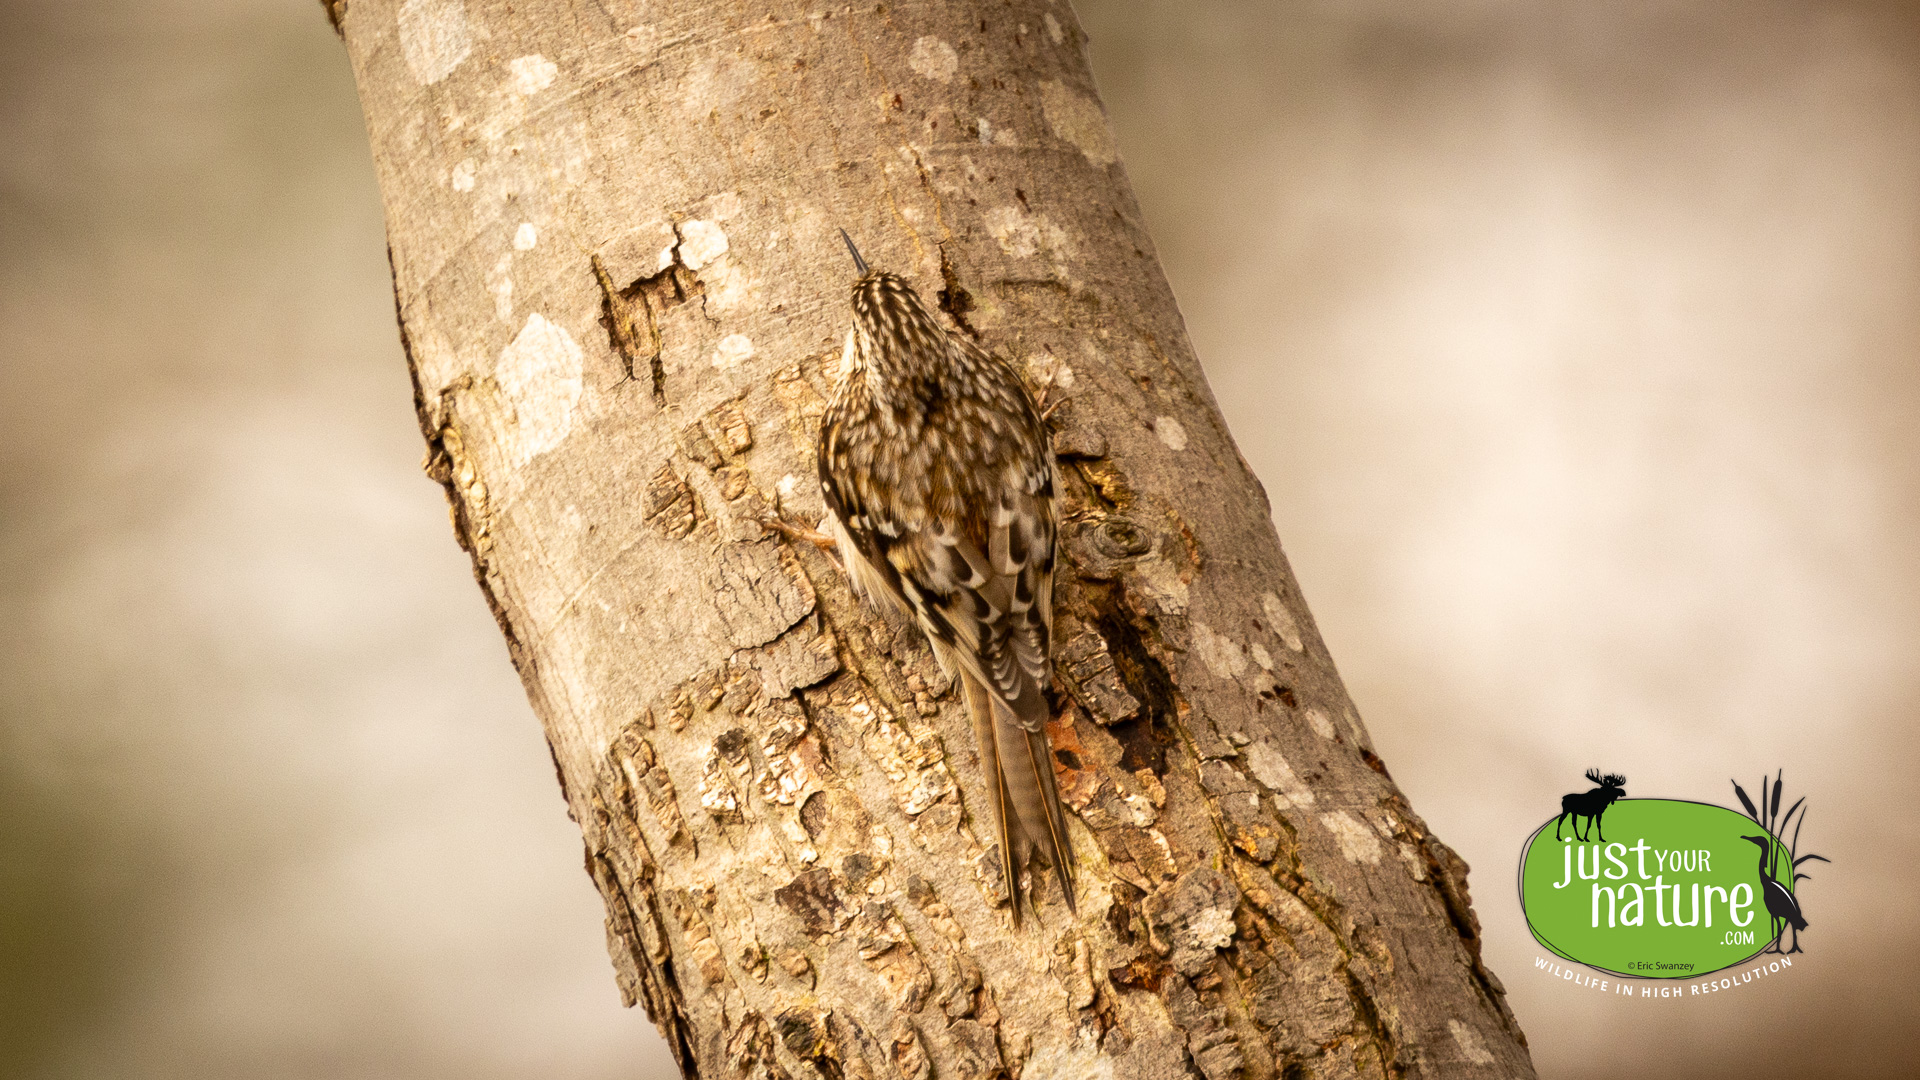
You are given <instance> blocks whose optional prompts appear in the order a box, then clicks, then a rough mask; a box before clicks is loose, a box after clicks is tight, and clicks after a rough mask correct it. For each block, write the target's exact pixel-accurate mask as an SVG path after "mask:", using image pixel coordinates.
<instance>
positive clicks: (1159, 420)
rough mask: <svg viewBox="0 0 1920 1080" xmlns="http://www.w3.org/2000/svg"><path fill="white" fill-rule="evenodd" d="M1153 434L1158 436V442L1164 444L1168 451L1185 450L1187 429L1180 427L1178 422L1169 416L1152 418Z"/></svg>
mask: <svg viewBox="0 0 1920 1080" xmlns="http://www.w3.org/2000/svg"><path fill="white" fill-rule="evenodd" d="M1153 433H1154V434H1155V435H1158V436H1160V441H1161V442H1163V443H1166V444H1167V449H1169V450H1173V451H1180V450H1185V449H1186V448H1187V429H1186V428H1184V427H1181V426H1180V421H1178V420H1175V419H1174V418H1173V417H1171V416H1156V417H1154V418H1153Z"/></svg>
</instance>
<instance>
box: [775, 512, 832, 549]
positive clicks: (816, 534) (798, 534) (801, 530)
mask: <svg viewBox="0 0 1920 1080" xmlns="http://www.w3.org/2000/svg"><path fill="white" fill-rule="evenodd" d="M760 524H761V525H763V526H765V527H766V528H769V529H772V530H773V531H774V532H777V533H779V534H780V535H782V536H784V537H786V538H787V539H789V540H805V541H806V542H807V543H809V544H812V545H813V546H814V547H817V548H819V549H820V550H821V551H832V550H833V549H834V547H836V546H837V543H838V542H837V541H835V540H834V538H833V537H832V536H829V535H828V534H826V533H823V532H821V531H820V530H818V529H812V528H808V527H807V526H805V525H801V524H798V523H795V522H792V521H788V520H787V517H786V514H785V513H783V512H782V511H780V510H777V509H776V510H772V511H769V512H767V513H765V514H762V515H761V516H760Z"/></svg>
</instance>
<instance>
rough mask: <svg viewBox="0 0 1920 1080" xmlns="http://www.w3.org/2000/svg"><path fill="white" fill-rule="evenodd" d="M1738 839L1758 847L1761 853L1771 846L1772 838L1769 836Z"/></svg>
mask: <svg viewBox="0 0 1920 1080" xmlns="http://www.w3.org/2000/svg"><path fill="white" fill-rule="evenodd" d="M1740 839H1742V840H1746V841H1750V842H1752V843H1755V844H1758V845H1760V850H1762V851H1765V850H1766V849H1768V848H1770V847H1772V846H1773V837H1771V836H1743V837H1741V838H1740Z"/></svg>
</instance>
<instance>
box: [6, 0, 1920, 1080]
mask: <svg viewBox="0 0 1920 1080" xmlns="http://www.w3.org/2000/svg"><path fill="white" fill-rule="evenodd" d="M1077 6H1078V8H1079V11H1080V14H1081V16H1082V19H1083V21H1084V23H1085V25H1086V26H1087V28H1088V30H1089V31H1090V32H1091V34H1092V37H1093V42H1094V44H1093V59H1094V65H1095V69H1096V72H1097V75H1098V78H1099V81H1100V85H1101V88H1102V90H1103V92H1104V95H1105V98H1106V102H1107V105H1108V108H1109V110H1110V112H1111V115H1112V120H1113V124H1114V127H1115V129H1116V131H1117V133H1118V136H1119V141H1120V146H1121V149H1122V153H1123V156H1124V158H1125V160H1126V163H1127V166H1128V168H1129V170H1130V172H1131V174H1132V178H1133V181H1134V184H1135V187H1136V190H1137V192H1138V194H1139V197H1140V201H1141V203H1142V205H1143V207H1144V210H1145V213H1146V216H1147V220H1148V222H1149V223H1150V225H1151V227H1152V230H1153V234H1154V238H1155V241H1156V244H1157V245H1158V247H1159V251H1160V254H1161V256H1162V259H1163V261H1164V263H1165V266H1166V269H1167V272H1168V273H1169V275H1170V276H1171V278H1172V281H1173V284H1174V288H1175V290H1176V291H1177V292H1178V294H1179V297H1180V301H1181V305H1182V309H1183V311H1184V312H1185V314H1186V317H1187V320H1188V326H1189V328H1190V330H1191V331H1192V334H1193V338H1194V341H1195V344H1196V345H1197V347H1198V349H1199V353H1200V356H1201V357H1202V359H1203V360H1204V361H1205V363H1206V365H1207V369H1208V372H1209V374H1210V376H1211V378H1212V380H1213V385H1214V390H1215V393H1216V395H1217V396H1218V398H1219V400H1220V402H1221V404H1222V407H1223V408H1224V410H1225V411H1226V414H1227V417H1228V420H1229V421H1230V423H1231V424H1232V427H1233V430H1234V432H1235V434H1236V435H1237V437H1238V438H1239V440H1240V443H1241V446H1242V448H1243V450H1244V452H1245V454H1246V456H1247V458H1248V460H1249V461H1250V462H1251V463H1252V464H1253V466H1254V468H1255V469H1256V470H1257V471H1258V473H1259V474H1260V476H1261V477H1262V478H1263V480H1264V481H1265V483H1266V485H1267V489H1268V491H1269V493H1270V494H1271V496H1272V500H1273V506H1274V515H1275V518H1276V520H1277V523H1278V525H1279V529H1280V535H1281V537H1282V539H1283V540H1284V542H1285V543H1286V546H1287V550H1288V552H1289V555H1290V556H1291V558H1292V560H1293V564H1294V567H1295V569H1296V571H1297V572H1298V575H1299V577H1300V580H1301V583H1302V585H1303V586H1304V588H1305V591H1306V594H1307V597H1308V599H1309V601H1310V602H1311V604H1312V607H1313V611H1314V614H1315V616H1316V617H1317V618H1318V620H1319V622H1320V625H1321V627H1322V629H1323V631H1324V633H1325V635H1326V637H1327V639H1328V641H1329V643H1330V645H1331V646H1332V649H1333V652H1334V655H1335V656H1336V657H1337V658H1338V659H1339V662H1340V665H1341V668H1342V671H1343V673H1344V674H1345V676H1346V678H1347V681H1348V683H1349V685H1350V687H1351V689H1352V691H1353V695H1354V698H1355V699H1356V701H1357V702H1358V703H1359V706H1360V708H1361V710H1362V711H1363V713H1364V715H1365V717H1366V720H1367V722H1368V724H1369V726H1370V727H1371V730H1372V733H1373V735H1374V738H1375V740H1376V741H1377V743H1378V744H1379V747H1380V750H1381V752H1382V754H1383V756H1384V757H1385V759H1386V761H1387V763H1388V765H1389V766H1390V767H1391V768H1392V770H1393V773H1394V776H1395V777H1396V778H1397V779H1398V780H1399V781H1400V783H1401V785H1402V786H1403V787H1404V788H1405V789H1406V791H1407V793H1408V795H1409V797H1410V798H1411V799H1412V802H1413V804H1414V806H1415V808H1416V809H1417V810H1418V811H1419V812H1420V813H1421V814H1423V815H1424V816H1425V818H1426V819H1427V821H1428V822H1429V823H1430V824H1431V825H1432V826H1433V828H1434V829H1435V830H1436V831H1437V832H1438V833H1439V834H1440V835H1441V836H1442V837H1443V838H1445V839H1446V840H1447V841H1449V842H1450V843H1451V844H1453V845H1454V846H1455V847H1456V848H1458V849H1459V850H1460V851H1461V853H1462V854H1463V855H1464V856H1465V857H1466V858H1467V860H1468V861H1469V862H1470V863H1471V864H1472V865H1473V866H1474V868H1475V873H1474V876H1473V888H1474V893H1475V898H1476V900H1477V903H1478V909H1479V913H1480V918H1481V920H1482V922H1483V923H1484V924H1485V926H1486V938H1487V950H1488V955H1489V960H1490V963H1491V964H1492V966H1493V967H1494V969H1495V970H1496V971H1497V972H1498V973H1499V974H1500V975H1501V976H1502V977H1503V978H1504V979H1505V981H1506V984H1507V986H1508V988H1509V990H1510V991H1511V995H1512V996H1511V1001H1512V1004H1513V1007H1514V1009H1515V1011H1516V1012H1517V1013H1518V1015H1519V1017H1520V1020H1521V1022H1522V1024H1523V1025H1524V1026H1525V1028H1526V1030H1527V1032H1528V1034H1529V1036H1530V1038H1531V1042H1532V1046H1533V1052H1534V1055H1535V1061H1536V1063H1537V1064H1538V1066H1539V1068H1540V1072H1541V1075H1542V1076H1545V1077H1599V1076H1603V1075H1605V1076H1613V1075H1619V1074H1623V1073H1625V1074H1632V1073H1641V1074H1649V1075H1682V1074H1684V1075H1689V1076H1694V1077H1707V1078H1713V1077H1734V1076H1740V1077H1754V1076H1778V1075H1789V1074H1803V1073H1813V1074H1817V1075H1825V1076H1862V1077H1865V1076H1891V1075H1911V1070H1912V1068H1913V1066H1912V1056H1911V1053H1912V1052H1911V1049H1910V1047H1909V1046H1908V1042H1909V1040H1910V1035H1911V1032H1912V1030H1913V1029H1914V1025H1915V1023H1916V1021H1917V1020H1920V992H1917V991H1916V987H1915V982H1914V979H1913V971H1914V970H1915V965H1916V961H1920V919H1916V915H1917V914H1920V912H1917V911H1916V907H1917V906H1920V905H1916V902H1915V900H1914V899H1913V896H1914V892H1915V890H1916V888H1917V887H1920V869H1916V867H1920V825H1916V819H1915V815H1914V813H1913V812H1912V808H1911V807H1909V806H1908V804H1907V796H1908V795H1910V794H1911V793H1912V792H1913V790H1914V783H1913V781H1914V778H1915V775H1916V765H1920V758H1917V756H1916V753H1915V750H1916V742H1917V741H1920V738H1917V736H1916V730H1917V729H1916V725H1915V724H1914V723H1913V719H1914V716H1915V714H1916V710H1920V666H1917V665H1916V662H1915V659H1914V653H1915V648H1916V646H1920V558H1917V557H1916V534H1917V533H1920V423H1917V421H1920V12H1916V10H1915V8H1914V6H1913V5H1910V4H1891V3H1855V2H1834V3H1818V2H1810V0H1793V2H1779V0H1748V2H1745V3H1741V4H1726V3H1713V2H1707V0H1614V2H1611V3H1605V4H1594V3H1590V2H1572V0H1558V2H1534V3H1519V2H1512V0H1466V2H1459V3H1451V4H1445V5H1439V4H1407V3H1405V2H1403V0H1347V2H1338V3H1336V2H1331V0H1328V2H1288V3H1246V4H1229V3H1222V2H1218V0H1208V2H1196V0H1179V2H1175V0H1160V2H1155V3H1141V2H1123V0H1097V2H1096V0H1080V2H1079V3H1078V5H1077ZM0 11H3V12H4V14H5V19H4V21H3V22H0V27H4V29H0V145H4V147H5V148H6V153H5V154H4V155H0V372H4V381H3V382H0V432H4V436H5V437H4V438H0V612H3V613H4V618H0V679H4V685H5V686H6V688H7V693H6V697H5V700H4V704H0V1076H6V1077H14V1076H18V1077H23V1078H36V1080H38V1078H70V1077H71V1078H92V1077H105V1076H113V1077H128V1078H138V1080H149V1078H155V1080H157V1078H172V1077H212V1078H225V1077H234V1078H238V1077H260V1076H273V1077H295V1078H298V1077H309V1076H311V1077H348V1078H359V1077H369V1078H371V1077H398V1076H406V1077H423V1078H432V1077H479V1078H487V1077H502V1078H505V1077H533V1076H543V1075H555V1076H568V1077H590V1078H597V1077H609V1078H610V1077H666V1076H669V1075H671V1072H672V1066H671V1064H670V1061H669V1059H668V1058H667V1056H666V1054H665V1053H664V1051H663V1050H662V1049H661V1047H660V1045H659V1042H658V1039H657V1037H656V1036H655V1034H654V1032H653V1029H652V1027H651V1025H650V1024H648V1023H647V1021H646V1018H645V1016H644V1015H643V1014H642V1013H640V1012H638V1011H632V1012H629V1011H624V1010H622V1009H621V1008H620V1007H619V1002H618V997H617V994H616V992H615V989H614V982H613V977H612V970H611V967H610V965H609V963H608V961H607V959H606V955H605V951H604V939H603V931H602V926H601V917H602V912H601V906H600V902H599V899H598V897H597V895H596V894H595V892H594V889H593V887H592V885H591V883H590V882H589V880H588V878H587V876H586V875H585V873H583V872H582V870H581V868H580V857H581V856H580V850H581V849H580V840H579V835H578V832H577V830H576V829H575V827H574V826H573V825H572V824H571V823H570V822H569V821H568V820H567V819H566V816H565V813H564V808H563V805H562V803H561V799H560V795H559V792H558V791H557V790H556V788H555V785H554V782H553V772H552V767H551V765H550V764H549V763H548V760H547V753H546V750H545V748H544V746H543V745H542V743H541V739H540V735H539V730H538V726H537V724H536V723H535V721H534V719H533V717H532V715H531V713H530V712H529V710H528V707H527V705H526V703H525V699H524V697H523V696H522V693H521V690H520V687H519V684H518V682H517V680H516V679H515V677H514V675H513V673H512V671H511V669H510V667H509V665H508V662H507V658H506V651H505V649H504V647H503V646H502V643H501V641H500V637H499V634H498V631H497V630H496V629H495V627H494V625H493V622H492V620H491V619H490V618H489V616H488V614H487V611H486V608H485V605H484V603H483V602H482V600H481V597H480V594H479V592H478V590H477V589H476V588H475V587H474V585H473V583H472V580H471V577H470V574H469V571H468V564H467V559H466V556H465V555H463V554H462V553H461V552H460V551H459V549H458V548H457V547H456V546H455V544H454V542H453V538H452V536H451V533H450V530H449V528H448V525H447V520H446V512H445V508H444V503H443V500H442V497H441V494H440V492H439V491H438V489H437V488H436V487H435V486H434V485H433V484H431V483H430V482H429V481H427V480H426V479H425V478H424V477H423V476H422V475H421V473H420V471H419V464H418V463H419V458H420V454H421V441H420V436H419V433H418V430H417V428H416V426H415V423H414V418H413V413H412V406H411V401H410V391H409V387H408V383H407V378H406V373H405V370H404V366H403V363H402V360H401V356H400V352H399V347H398V342H397V337H396V333H395V329H394V322H393V308H392V299H391V292H390V287H389V282H388V277H387V267H386V262H385V258H384V247H383V236H382V230H381V212H380V205H379V199H378V192H377V191H376V189H375V186H374V182H373V175H372V171H371V167H370V163H369V161H368V158H367V148H366V139H365V136H364V133H363V131H362V128H361V121H360V114H359V109H358V105H357V103H356V100H355V97H354V88H353V84H352V80H351V75H350V72H349V70H348V66H347V62H346V57H345V54H344V52H343V51H342V49H341V47H340V45H339V44H338V42H337V41H336V40H335V39H334V36H333V33H332V31H331V30H330V29H329V27H328V26H327V23H326V20H325V18H324V17H323V15H322V13H321V10H320V6H319V4H317V3H312V2H305V0H147V2H142V3H133V2H131V0H123V2H115V3H109V2H102V0H95V2H74V0H5V2H4V3H0ZM1591 766H1600V767H1603V768H1606V769H1609V770H1614V771H1620V772H1624V773H1626V774H1627V776H1628V777H1629V784H1628V788H1629V792H1630V794H1637V795H1649V796H1652V795H1658V796H1666V797H1675V798H1694V799H1702V800H1709V801H1715V802H1726V801H1728V800H1729V799H1730V798H1731V791H1730V787H1729V785H1728V783H1727V781H1728V778H1730V777H1734V776H1738V777H1739V778H1740V779H1741V780H1742V782H1743V783H1744V784H1746V785H1747V786H1748V788H1749V790H1751V789H1752V787H1753V785H1754V784H1755V783H1756V782H1757V781H1758V779H1759V777H1760V775H1761V773H1762V772H1764V771H1766V770H1770V769H1773V768H1776V767H1780V766H1784V767H1785V768H1786V770H1787V776H1786V782H1787V789H1788V798H1789V799H1790V800H1791V799H1793V798H1796V797H1798V796H1800V795H1806V796H1808V800H1809V805H1810V806H1811V808H1812V813H1811V816H1810V819H1809V821H1808V823H1807V827H1806V832H1805V834H1804V835H1803V838H1802V849H1803V850H1809V849H1810V850H1814V851H1819V852H1821V853H1823V854H1826V855H1828V856H1830V857H1832V858H1833V859H1834V864H1833V865H1832V866H1830V867H1829V866H1817V867H1816V875H1815V880H1814V881H1812V882H1811V883H1807V884H1805V885H1804V886H1803V892H1802V894H1801V895H1802V900H1803V903H1804V904H1805V907H1806V910H1807V914H1808V917H1809V920H1810V924H1811V925H1810V929H1809V931H1808V933H1807V934H1806V935H1805V937H1804V944H1805V947H1806V949H1807V952H1806V954H1805V955H1804V956H1803V957H1798V958H1796V961H1797V962H1796V964H1795V966H1794V968H1793V969H1792V971H1791V973H1790V974H1788V975H1787V976H1785V977H1782V978H1774V979H1768V980H1766V981H1765V982H1763V983H1759V984H1756V985H1754V986H1751V987H1745V988H1742V989H1740V990H1739V991H1738V992H1734V993H1727V994H1722V995H1717V996H1715V997H1713V998H1710V999H1706V1000H1703V1001H1697V1002H1696V1001H1688V1002H1686V1003H1684V1004H1682V1005H1675V1004H1673V1003H1659V1004H1656V1003H1653V1002H1643V1001H1641V1000H1638V999H1633V1000H1621V999H1614V998H1608V997H1602V996H1600V995H1598V994H1594V993H1592V992H1583V991H1579V990H1575V989H1573V988H1571V987H1569V986H1567V985H1565V984H1563V983H1560V982H1557V981H1554V980H1550V979H1548V978H1547V977H1545V976H1544V975H1542V974H1540V973H1539V972H1537V971H1535V970H1534V968H1533V959H1534V957H1535V956H1537V955H1540V954H1541V950H1540V949H1538V947H1537V946H1535V945H1534V943H1533V942H1532V940H1531V939H1530V938H1529V936H1528V934H1527V931H1526V929H1525V925H1524V923H1523V922H1522V920H1521V918H1520V913H1519V910H1518V903H1517V900H1516V897H1515V895H1514V887H1513V868H1514V865H1515V861H1516V860H1517V857H1518V853H1519V848H1520V844H1521V842H1522V840H1523V839H1524V838H1525V837H1526V835H1527V834H1528V833H1529V832H1530V831H1531V830H1532V829H1533V828H1534V827H1535V826H1536V825H1537V824H1538V823H1539V822H1540V821H1541V820H1542V819H1543V818H1544V817H1546V816H1548V815H1549V814H1550V813H1551V811H1552V809H1553V808H1554V807H1555V806H1556V805H1557V802H1558V798H1559V796H1560V794H1562V793H1564V792H1566V791H1571V790H1575V789H1576V788H1580V787H1583V786H1584V785H1583V782H1582V781H1581V779H1580V774H1581V773H1582V772H1583V771H1584V770H1585V769H1586V768H1588V767H1591Z"/></svg>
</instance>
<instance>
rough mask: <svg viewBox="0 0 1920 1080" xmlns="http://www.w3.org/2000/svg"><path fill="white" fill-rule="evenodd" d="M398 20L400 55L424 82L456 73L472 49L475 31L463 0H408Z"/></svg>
mask: <svg viewBox="0 0 1920 1080" xmlns="http://www.w3.org/2000/svg"><path fill="white" fill-rule="evenodd" d="M396 21H397V22H398V24H399V28H400V55H401V57H403V58H404V59H405V60H406V62H407V70H408V71H409V72H411V73H412V74H413V77H414V79H415V80H416V81H418V82H419V83H420V85H422V86H431V85H433V84H434V83H437V82H439V81H440V80H441V79H444V78H446V77H447V76H448V75H451V74H453V69H454V68H457V67H459V66H460V62H461V61H463V60H465V59H466V58H467V57H468V55H470V54H471V53H472V52H473V32H472V31H471V30H470V29H468V27H467V6H466V4H465V3H464V2H463V0H406V3H404V4H401V5H400V12H399V14H398V16H397V17H396Z"/></svg>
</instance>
